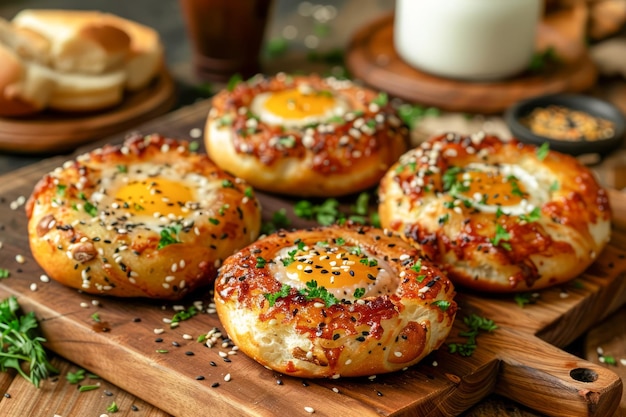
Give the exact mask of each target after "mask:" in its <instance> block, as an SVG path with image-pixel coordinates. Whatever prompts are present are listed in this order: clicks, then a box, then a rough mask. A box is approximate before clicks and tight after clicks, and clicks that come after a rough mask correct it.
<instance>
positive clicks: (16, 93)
mask: <svg viewBox="0 0 626 417" xmlns="http://www.w3.org/2000/svg"><path fill="white" fill-rule="evenodd" d="M0 62H1V63H2V65H0V116H23V115H28V114H33V113H36V112H39V111H40V110H42V109H43V108H44V107H45V106H46V105H47V103H48V100H49V98H50V95H51V94H52V90H53V89H54V85H55V83H54V80H53V73H52V71H51V70H50V69H48V68H46V67H44V66H41V65H38V64H36V63H25V62H23V61H22V59H20V57H19V56H18V55H17V54H16V53H15V52H14V51H13V50H11V49H9V48H7V47H6V46H4V45H3V44H2V43H0Z"/></svg>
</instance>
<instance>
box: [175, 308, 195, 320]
mask: <svg viewBox="0 0 626 417" xmlns="http://www.w3.org/2000/svg"><path fill="white" fill-rule="evenodd" d="M196 314H198V309H197V308H196V307H194V306H189V307H188V308H186V309H185V310H180V311H178V312H177V313H176V314H174V315H173V316H172V321H171V323H179V322H181V321H185V320H189V319H190V318H192V317H193V316H195V315H196Z"/></svg>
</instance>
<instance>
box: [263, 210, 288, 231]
mask: <svg viewBox="0 0 626 417" xmlns="http://www.w3.org/2000/svg"><path fill="white" fill-rule="evenodd" d="M290 225H291V220H289V218H288V217H287V209H285V208H284V207H282V208H280V209H278V210H276V211H275V212H274V213H272V218H271V219H270V220H267V221H264V222H263V224H262V225H261V234H263V235H269V234H270V233H274V232H275V231H277V230H279V229H286V228H288V227H289V226H290Z"/></svg>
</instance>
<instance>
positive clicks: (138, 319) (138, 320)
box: [133, 317, 141, 323]
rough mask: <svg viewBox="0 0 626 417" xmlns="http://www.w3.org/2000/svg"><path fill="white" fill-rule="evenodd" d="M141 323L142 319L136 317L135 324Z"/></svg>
mask: <svg viewBox="0 0 626 417" xmlns="http://www.w3.org/2000/svg"><path fill="white" fill-rule="evenodd" d="M140 321H141V319H140V318H139V317H135V318H134V319H133V323H139V322H140Z"/></svg>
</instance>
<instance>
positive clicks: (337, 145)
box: [205, 74, 408, 197]
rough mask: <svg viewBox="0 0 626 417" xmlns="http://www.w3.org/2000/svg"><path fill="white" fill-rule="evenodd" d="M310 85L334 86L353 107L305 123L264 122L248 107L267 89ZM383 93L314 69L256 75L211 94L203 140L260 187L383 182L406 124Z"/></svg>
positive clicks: (317, 192)
mask: <svg viewBox="0 0 626 417" xmlns="http://www.w3.org/2000/svg"><path fill="white" fill-rule="evenodd" d="M300 86H306V87H307V88H312V89H313V90H315V91H324V92H331V93H332V94H334V95H336V96H337V97H340V98H341V99H342V100H343V101H345V102H346V103H347V105H348V107H349V110H348V112H347V113H346V114H345V115H344V116H343V117H340V118H328V119H326V121H324V122H322V123H314V124H312V125H309V126H306V127H288V126H284V125H282V124H273V123H266V122H263V121H262V120H259V118H258V117H259V115H258V114H252V113H251V112H250V110H251V105H252V102H253V99H254V98H255V97H256V96H257V95H259V94H261V93H265V92H270V91H283V90H286V89H292V88H299V87H300ZM377 97H380V96H379V95H378V93H377V92H375V91H373V90H370V89H367V88H364V87H360V86H358V85H356V84H354V83H352V82H350V81H347V80H337V79H334V78H321V77H319V76H316V75H310V76H289V75H286V74H278V75H276V76H275V77H271V78H262V77H256V78H253V79H252V80H249V81H247V82H241V83H239V84H238V85H237V86H235V87H234V89H232V91H228V90H224V91H221V92H220V93H218V94H217V95H216V96H215V97H214V98H213V108H212V109H211V111H210V113H209V117H208V118H207V123H206V129H205V143H206V148H207V152H208V154H209V156H210V157H211V158H212V159H213V160H215V162H216V163H217V164H219V165H220V166H221V167H222V168H224V169H227V170H229V171H230V172H232V173H234V174H235V175H237V176H239V177H241V178H244V179H246V180H247V181H248V182H250V183H251V184H252V185H253V186H255V188H258V189H261V190H265V191H270V192H275V193H280V194H286V195H296V196H324V197H330V196H339V195H346V194H350V193H355V192H358V191H360V190H363V189H366V188H369V187H372V186H374V185H376V184H377V183H378V181H379V180H380V178H381V177H382V175H383V174H384V172H385V171H386V170H387V168H388V167H389V166H390V165H391V164H392V163H393V162H395V161H396V159H397V158H398V157H399V156H400V155H401V154H402V153H403V152H404V151H405V150H406V146H407V142H408V130H407V129H406V127H405V126H403V125H402V123H401V121H400V119H399V118H398V117H397V115H396V112H395V111H394V110H393V108H392V106H391V105H390V104H389V103H379V104H376V103H373V102H375V101H376V98H377Z"/></svg>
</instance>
